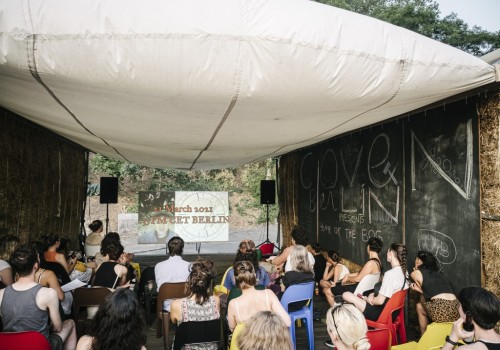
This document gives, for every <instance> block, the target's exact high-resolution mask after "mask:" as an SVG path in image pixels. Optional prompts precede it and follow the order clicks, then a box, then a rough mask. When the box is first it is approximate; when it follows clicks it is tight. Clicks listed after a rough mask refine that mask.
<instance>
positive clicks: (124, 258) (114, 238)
mask: <svg viewBox="0 0 500 350" xmlns="http://www.w3.org/2000/svg"><path fill="white" fill-rule="evenodd" d="M119 244H120V245H122V244H121V240H120V235H119V234H118V232H109V233H108V234H107V235H106V236H104V238H103V239H102V241H101V250H100V251H99V252H98V253H97V254H96V256H95V266H96V267H99V265H101V264H102V263H103V262H104V261H108V260H109V256H108V247H109V246H114V247H116V246H117V245H119ZM133 257H134V254H132V253H127V252H125V251H124V252H123V253H122V254H121V255H120V257H119V258H118V260H117V262H118V263H120V264H122V265H124V266H126V267H127V270H128V272H127V281H130V280H132V279H133V278H134V277H135V276H136V274H137V272H136V271H135V269H134V267H133V266H132V265H131V264H130V262H131V261H132V258H133Z"/></svg>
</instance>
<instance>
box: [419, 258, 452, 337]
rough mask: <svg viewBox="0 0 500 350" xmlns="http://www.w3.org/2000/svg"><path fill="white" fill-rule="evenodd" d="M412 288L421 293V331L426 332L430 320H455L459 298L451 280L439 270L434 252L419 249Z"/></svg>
mask: <svg viewBox="0 0 500 350" xmlns="http://www.w3.org/2000/svg"><path fill="white" fill-rule="evenodd" d="M410 277H411V279H412V280H413V281H414V283H412V284H411V285H410V288H411V289H413V290H414V291H416V292H418V293H421V296H420V302H419V303H417V307H416V308H417V316H418V323H419V325H420V332H421V334H424V332H425V330H426V329H427V325H428V324H429V322H453V321H455V320H456V319H457V318H458V317H459V316H460V315H459V314H458V300H457V298H456V297H455V294H454V293H453V289H452V288H451V285H450V282H448V280H447V279H446V278H445V277H444V276H443V274H442V273H441V272H439V266H438V261H437V259H436V257H435V256H434V255H432V253H429V252H426V251H422V250H421V251H419V252H418V253H417V257H416V259H415V267H414V268H413V271H412V273H411V274H410Z"/></svg>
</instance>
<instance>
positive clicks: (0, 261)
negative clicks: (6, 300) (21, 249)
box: [0, 235, 20, 286]
mask: <svg viewBox="0 0 500 350" xmlns="http://www.w3.org/2000/svg"><path fill="white" fill-rule="evenodd" d="M19 242H20V240H19V238H17V237H16V236H13V235H6V236H2V237H0V281H1V282H2V283H3V284H4V285H5V286H8V285H10V284H12V283H14V274H13V273H12V268H11V267H10V264H9V259H10V256H11V254H12V253H13V252H14V250H15V249H16V247H17V246H18V245H19Z"/></svg>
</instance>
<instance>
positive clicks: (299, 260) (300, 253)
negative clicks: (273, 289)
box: [281, 245, 314, 311]
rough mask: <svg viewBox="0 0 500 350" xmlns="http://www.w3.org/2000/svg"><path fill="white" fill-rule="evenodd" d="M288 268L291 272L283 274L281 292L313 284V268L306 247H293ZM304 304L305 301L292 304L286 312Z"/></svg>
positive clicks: (297, 308)
mask: <svg viewBox="0 0 500 350" xmlns="http://www.w3.org/2000/svg"><path fill="white" fill-rule="evenodd" d="M290 268H291V270H290V271H287V272H285V275H284V276H283V279H282V282H283V285H282V289H281V291H282V292H284V291H285V289H286V288H288V287H290V286H292V285H294V284H300V283H307V282H314V273H313V266H311V264H310V262H309V259H308V256H307V249H306V247H304V246H301V245H294V246H293V248H292V251H291V252H290ZM305 304H307V301H299V302H296V303H292V304H291V305H289V306H288V311H295V310H299V309H300V308H302V307H303V306H304V305H305Z"/></svg>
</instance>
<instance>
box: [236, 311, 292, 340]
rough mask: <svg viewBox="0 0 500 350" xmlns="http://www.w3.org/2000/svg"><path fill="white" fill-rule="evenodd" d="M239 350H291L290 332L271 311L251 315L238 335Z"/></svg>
mask: <svg viewBox="0 0 500 350" xmlns="http://www.w3.org/2000/svg"><path fill="white" fill-rule="evenodd" d="M238 347H239V349H240V350H269V349H280V350H291V349H292V342H291V339H290V331H289V330H288V327H287V326H286V325H285V322H283V320H282V319H281V318H280V317H279V316H278V315H276V314H275V313H273V312H271V311H260V312H258V313H256V314H255V315H253V316H252V317H251V318H250V319H249V320H248V321H247V322H245V326H244V328H243V330H242V331H241V333H240V334H239V335H238Z"/></svg>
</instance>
